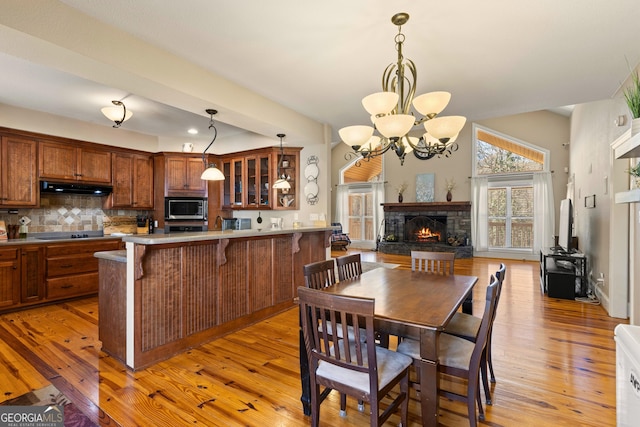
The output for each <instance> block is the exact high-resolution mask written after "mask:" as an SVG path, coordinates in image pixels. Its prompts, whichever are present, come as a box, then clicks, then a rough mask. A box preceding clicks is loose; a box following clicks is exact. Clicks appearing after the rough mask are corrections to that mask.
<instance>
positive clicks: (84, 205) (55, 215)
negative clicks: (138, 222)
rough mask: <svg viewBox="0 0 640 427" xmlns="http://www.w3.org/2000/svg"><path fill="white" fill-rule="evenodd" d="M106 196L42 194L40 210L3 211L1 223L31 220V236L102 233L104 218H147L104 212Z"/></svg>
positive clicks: (123, 211) (29, 227) (121, 212)
mask: <svg viewBox="0 0 640 427" xmlns="http://www.w3.org/2000/svg"><path fill="white" fill-rule="evenodd" d="M103 202H104V197H95V196H82V195H77V194H70V195H52V194H41V196H40V208H38V209H18V210H17V213H15V214H14V213H11V214H9V213H7V210H6V209H0V220H3V221H4V222H5V224H7V225H9V224H19V220H20V218H22V217H23V216H26V217H28V218H29V219H30V220H31V222H30V223H29V225H28V230H29V231H28V232H29V233H44V232H54V231H100V230H102V229H103V226H104V225H103V217H104V216H105V215H106V216H109V217H113V216H122V215H132V216H136V215H146V214H148V212H147V211H131V210H114V209H103V208H102V203H103Z"/></svg>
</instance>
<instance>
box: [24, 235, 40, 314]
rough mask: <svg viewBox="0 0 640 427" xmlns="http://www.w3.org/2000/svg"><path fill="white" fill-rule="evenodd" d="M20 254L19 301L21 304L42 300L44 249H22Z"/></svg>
mask: <svg viewBox="0 0 640 427" xmlns="http://www.w3.org/2000/svg"><path fill="white" fill-rule="evenodd" d="M20 253H21V256H20V267H21V268H20V269H21V279H20V282H21V284H20V289H21V295H20V299H21V301H22V302H23V303H28V302H36V301H40V300H41V299H43V298H44V268H43V265H44V248H43V247H23V248H21V249H20Z"/></svg>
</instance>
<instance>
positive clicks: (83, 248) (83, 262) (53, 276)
mask: <svg viewBox="0 0 640 427" xmlns="http://www.w3.org/2000/svg"><path fill="white" fill-rule="evenodd" d="M119 248H120V241H119V240H109V241H102V242H96V241H91V242H79V243H75V242H73V243H60V244H55V245H47V247H46V258H45V262H46V271H47V274H46V298H47V300H58V299H64V298H71V297H77V296H83V295H90V294H95V293H97V292H98V259H97V258H96V257H94V256H93V254H94V253H96V252H100V251H113V250H117V249H119Z"/></svg>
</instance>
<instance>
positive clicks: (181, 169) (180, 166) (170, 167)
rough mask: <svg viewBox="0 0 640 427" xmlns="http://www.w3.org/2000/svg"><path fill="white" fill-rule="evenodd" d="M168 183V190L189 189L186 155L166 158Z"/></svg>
mask: <svg viewBox="0 0 640 427" xmlns="http://www.w3.org/2000/svg"><path fill="white" fill-rule="evenodd" d="M165 167H166V183H167V190H168V191H185V190H186V189H187V180H186V174H187V169H186V163H185V158H184V157H167V158H166V164H165Z"/></svg>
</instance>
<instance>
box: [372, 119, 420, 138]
mask: <svg viewBox="0 0 640 427" xmlns="http://www.w3.org/2000/svg"><path fill="white" fill-rule="evenodd" d="M414 121H415V119H414V118H413V116H412V115H410V114H389V115H388V116H382V117H378V118H377V119H376V129H378V132H380V133H381V134H382V136H384V137H385V138H402V137H403V136H405V135H406V134H407V133H408V132H409V131H410V130H411V128H412V127H413V124H414Z"/></svg>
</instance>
